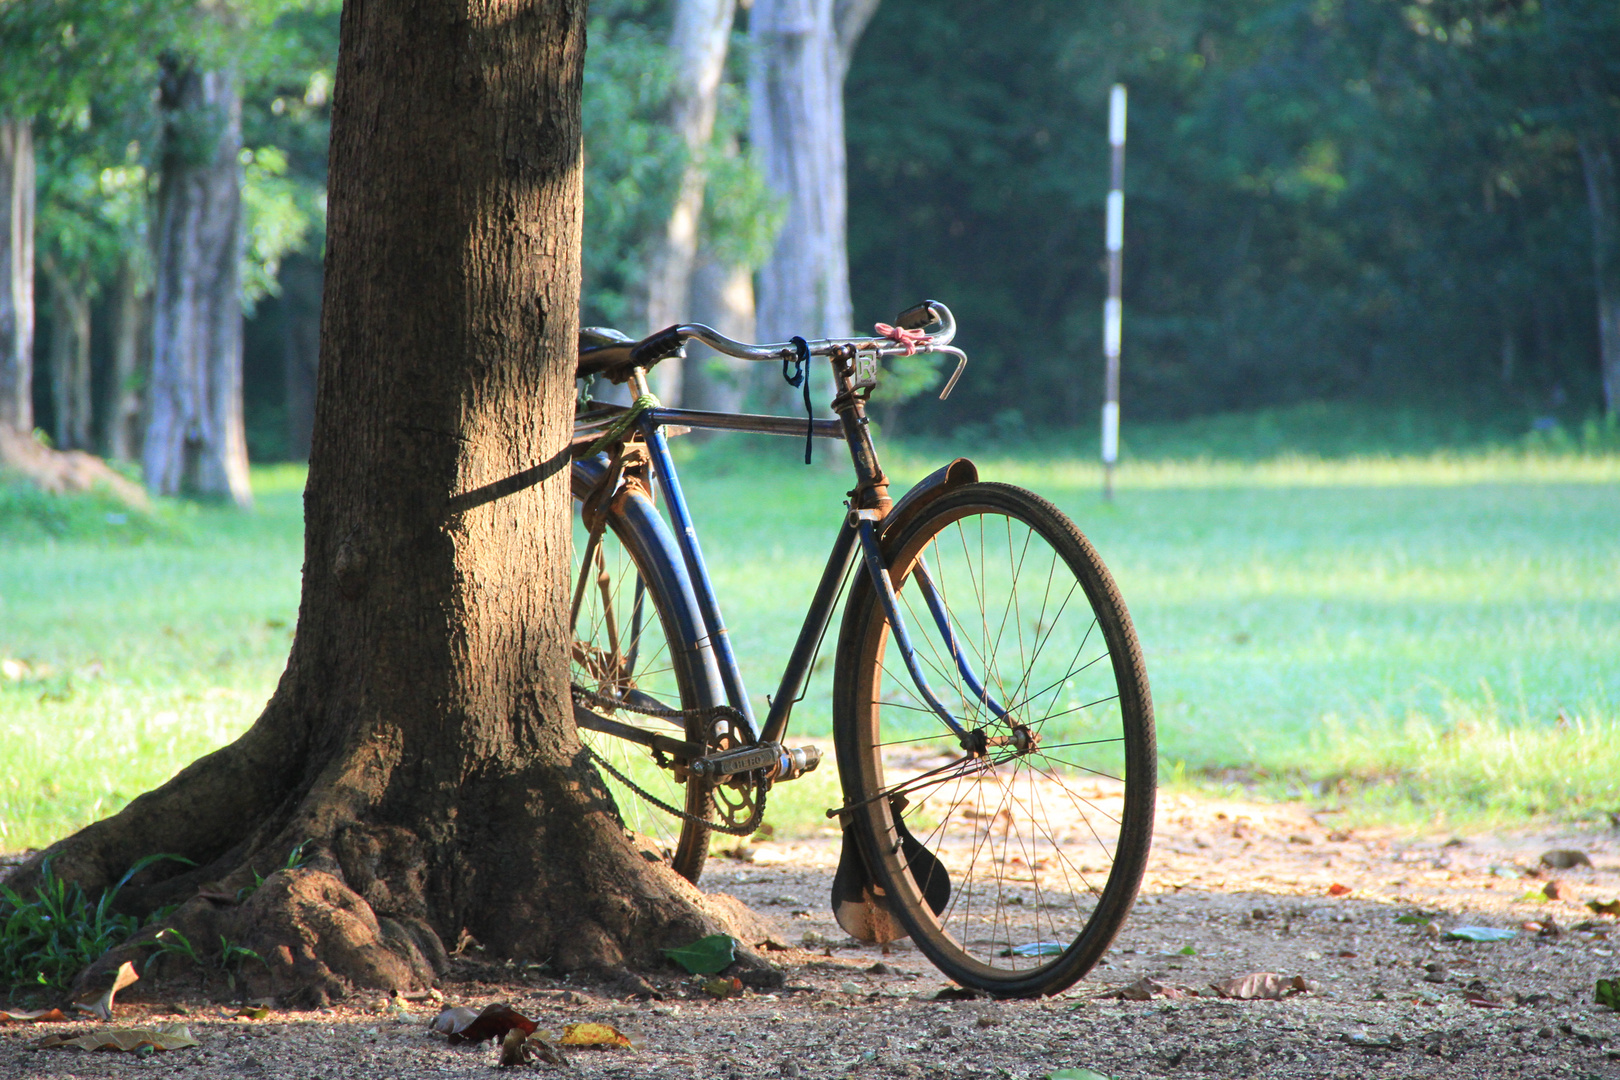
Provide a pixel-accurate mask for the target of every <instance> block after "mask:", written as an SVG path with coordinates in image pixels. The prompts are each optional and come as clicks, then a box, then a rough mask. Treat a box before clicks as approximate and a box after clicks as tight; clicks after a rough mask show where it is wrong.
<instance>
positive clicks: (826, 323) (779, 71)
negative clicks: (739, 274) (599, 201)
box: [749, 0, 877, 406]
mask: <svg viewBox="0 0 1620 1080" xmlns="http://www.w3.org/2000/svg"><path fill="white" fill-rule="evenodd" d="M876 8H877V2H876V0H755V3H754V7H753V10H752V12H751V14H750V16H749V36H750V38H751V39H752V41H753V43H754V67H753V73H752V78H751V79H750V83H749V94H750V98H751V105H752V109H753V116H752V133H753V143H754V147H755V149H756V151H757V152H758V153H759V154H760V157H761V159H762V161H763V164H764V169H765V180H766V182H767V183H768V184H769V185H770V186H771V188H772V190H774V191H776V192H777V193H778V194H779V195H780V196H781V197H782V199H783V200H784V202H785V203H786V206H787V215H786V219H785V220H784V221H783V224H782V231H781V233H780V234H779V236H778V237H777V241H776V249H775V250H774V251H773V252H772V254H771V257H770V259H769V260H768V261H767V262H766V263H765V265H764V266H763V267H761V268H760V272H759V314H758V320H759V333H760V336H761V337H762V338H763V339H764V340H766V341H783V340H786V339H787V338H788V337H790V336H792V335H795V334H798V335H801V336H803V337H808V338H814V337H829V336H842V335H847V334H849V333H850V332H851V330H852V329H853V317H854V316H853V313H852V305H851V303H850V296H849V251H848V245H847V243H846V240H845V227H846V220H845V219H846V194H845V157H844V75H845V73H846V72H847V71H848V70H849V62H850V59H851V58H852V57H853V55H854V52H855V46H856V44H857V43H858V42H859V40H860V36H861V32H862V31H863V30H865V28H866V24H867V22H868V21H869V20H870V19H871V17H872V13H873V12H874V11H875V10H876ZM769 385H771V386H772V387H775V386H776V383H771V384H769ZM777 393H778V394H779V395H781V396H782V398H783V401H784V404H785V405H789V406H791V404H792V402H791V401H788V400H786V399H787V397H788V393H787V392H786V391H781V390H777Z"/></svg>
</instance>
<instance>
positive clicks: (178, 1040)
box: [34, 1024, 202, 1053]
mask: <svg viewBox="0 0 1620 1080" xmlns="http://www.w3.org/2000/svg"><path fill="white" fill-rule="evenodd" d="M34 1045H35V1046H37V1047H39V1049H41V1050H57V1049H61V1048H62V1047H74V1048H76V1049H79V1050H121V1051H123V1052H125V1053H131V1052H134V1051H136V1050H139V1049H140V1048H141V1047H143V1046H150V1047H151V1048H152V1049H153V1050H183V1049H184V1048H186V1047H188V1046H200V1045H202V1044H201V1043H199V1042H198V1041H197V1040H196V1039H193V1038H192V1037H191V1030H190V1029H189V1028H187V1027H186V1025H184V1024H165V1025H164V1026H163V1027H159V1028H99V1029H97V1030H95V1031H92V1032H90V1033H89V1034H87V1035H78V1036H73V1035H47V1036H46V1037H45V1038H43V1039H41V1040H40V1041H39V1042H37V1043H35V1044H34Z"/></svg>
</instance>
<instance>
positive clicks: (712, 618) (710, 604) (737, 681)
mask: <svg viewBox="0 0 1620 1080" xmlns="http://www.w3.org/2000/svg"><path fill="white" fill-rule="evenodd" d="M692 418H693V413H692V412H690V411H688V410H678V409H663V408H655V409H650V410H648V411H647V412H646V413H645V414H643V416H642V417H641V418H640V421H639V423H640V427H641V429H642V432H643V434H644V435H645V437H646V439H647V445H648V449H649V452H650V454H651V456H652V459H653V468H654V470H655V471H656V473H657V475H658V480H659V484H660V486H661V487H663V489H664V494H665V498H666V499H667V501H668V503H669V508H670V516H671V517H672V518H673V519H674V524H675V526H676V528H675V529H674V533H675V542H676V545H677V547H678V548H679V549H680V552H681V557H682V561H683V562H684V563H685V564H686V571H687V574H688V577H689V580H690V583H691V585H692V591H693V594H694V597H695V599H696V601H697V605H698V611H699V613H700V615H701V616H702V618H703V621H704V624H705V628H706V630H707V633H708V636H709V640H710V643H711V646H712V648H713V649H714V656H715V660H716V663H717V665H718V666H719V669H720V679H721V685H722V687H723V688H724V690H725V693H726V696H727V698H728V700H729V702H730V704H731V705H732V706H733V707H734V708H736V709H737V710H738V711H739V712H741V713H742V714H743V715H744V716H745V717H746V718H747V720H748V723H749V725H750V728H754V729H755V730H751V731H750V734H751V735H754V736H755V737H756V738H757V739H758V740H759V741H760V742H763V743H776V742H781V741H782V740H783V739H784V738H785V737H786V734H787V727H788V722H789V719H790V716H791V714H792V710H793V706H794V704H796V703H797V701H798V700H799V698H800V695H801V693H802V691H803V689H804V684H805V680H806V678H807V677H808V675H809V671H810V666H811V663H812V662H813V660H814V658H815V654H816V652H817V650H818V649H819V647H820V645H821V642H822V639H823V636H824V635H825V633H826V630H827V626H828V624H829V623H830V622H831V619H832V613H833V609H834V608H835V607H836V605H837V603H838V598H839V594H840V593H841V591H842V585H843V581H844V578H845V576H846V575H847V573H848V571H849V568H850V565H851V564H852V563H853V562H854V561H855V558H856V548H857V545H858V546H859V547H860V548H861V554H862V559H861V561H862V563H863V565H864V567H865V569H866V572H867V574H868V575H869V576H870V577H871V579H872V584H873V587H874V588H875V589H876V590H877V593H878V596H879V597H880V600H881V602H882V604H883V608H884V615H885V617H886V619H887V621H888V623H889V626H890V628H891V630H892V632H893V635H894V641H895V644H896V646H897V647H898V648H899V649H900V652H901V656H902V658H903V660H904V663H905V667H906V671H907V673H908V674H909V675H910V676H911V680H912V682H913V684H914V685H915V686H916V688H917V691H918V694H919V695H920V696H921V697H922V699H923V701H924V702H926V703H927V704H928V707H929V709H930V710H931V711H932V712H933V713H934V714H935V715H936V716H938V717H939V719H940V720H941V721H942V722H943V723H944V724H945V725H946V726H947V727H949V728H950V729H951V731H952V732H954V733H955V734H956V735H957V737H958V738H959V739H960V740H962V744H963V746H964V747H965V748H966V747H969V746H970V745H971V744H970V741H969V740H970V733H969V732H968V730H967V729H966V727H964V726H963V724H962V722H961V721H959V720H958V719H957V718H956V717H955V716H953V715H952V714H951V712H950V710H949V709H948V708H947V707H946V706H945V704H944V703H943V702H942V701H940V699H939V697H938V695H937V694H935V692H934V690H933V688H932V687H931V686H930V685H929V683H928V680H927V677H926V676H925V675H924V673H923V671H922V666H921V664H920V663H919V660H918V657H917V653H916V646H915V644H914V643H913V641H912V639H911V634H910V631H909V629H908V627H907V625H906V622H905V619H904V616H903V615H902V614H901V612H900V610H899V605H898V600H897V598H896V596H895V591H894V586H893V583H892V582H891V581H890V579H889V575H888V568H887V565H886V564H885V562H884V559H883V554H882V549H881V546H880V544H879V535H880V533H879V528H878V524H877V519H876V516H875V515H874V512H873V511H871V510H866V511H861V510H852V511H850V512H849V513H848V515H847V516H846V519H845V521H844V522H843V523H842V524H841V525H840V527H839V531H838V534H837V535H836V536H835V538H834V540H833V546H832V550H831V551H830V552H829V553H828V557H827V564H826V566H825V568H824V569H823V570H822V574H821V579H820V581H819V582H818V583H817V586H816V591H815V594H814V596H813V598H812V599H811V602H810V606H809V608H808V610H807V611H806V612H805V618H804V622H803V624H802V625H801V626H800V629H799V635H798V638H797V640H796V641H795V642H794V646H793V651H792V653H791V654H790V655H789V658H788V662H787V665H786V666H785V667H784V669H783V671H782V676H781V680H780V682H779V683H778V685H777V690H776V694H775V695H774V696H773V697H772V698H770V710H769V712H768V714H767V716H766V722H765V726H764V729H763V730H758V729H757V728H756V721H755V716H754V710H753V707H752V703H751V702H750V701H749V697H748V691H747V688H746V686H745V685H744V682H743V677H742V672H741V669H740V668H739V666H738V664H737V657H736V651H735V650H734V649H733V647H732V643H731V637H730V633H729V632H728V630H727V628H726V626H725V621H724V618H723V617H722V615H721V612H720V603H719V598H718V597H717V595H716V594H715V591H714V585H713V582H712V580H711V578H710V576H709V571H708V566H707V564H706V563H705V562H704V559H703V551H702V547H701V545H700V544H699V541H698V537H697V528H696V525H695V524H694V522H693V520H692V515H691V510H690V508H689V507H688V505H687V503H686V497H685V494H684V492H683V491H682V489H681V483H680V478H679V476H678V475H677V473H676V471H675V464H674V461H673V459H672V458H671V457H670V454H669V442H668V439H667V437H666V436H665V434H664V432H663V430H662V428H663V425H664V424H666V423H672V422H685V423H690V421H691V419H692ZM729 419H730V422H729V423H728V424H727V425H726V426H727V428H728V429H729V430H742V431H754V432H759V433H764V434H784V435H785V434H794V435H796V434H798V433H799V432H801V431H803V430H804V428H803V427H800V426H799V424H800V421H797V420H792V421H791V424H792V427H791V428H789V427H788V425H786V424H784V423H783V422H782V421H783V420H784V419H787V418H780V417H765V416H761V417H741V416H737V417H732V418H729ZM851 427H856V425H855V424H850V425H848V426H847V427H846V425H845V424H843V423H841V422H840V421H819V422H817V424H816V425H815V427H814V428H812V432H813V434H815V435H817V436H820V437H823V438H829V437H839V436H844V437H848V436H849V435H850V431H849V428H851ZM861 428H864V425H861V426H860V428H857V430H859V431H860V434H861V435H864V434H865V432H864V430H861ZM853 449H855V450H856V453H857V455H858V454H859V451H860V450H861V449H866V450H867V451H868V452H870V444H869V443H868V444H867V445H866V446H865V447H856V448H853ZM873 461H874V464H875V456H874V458H873ZM877 475H879V476H880V475H881V473H877ZM857 522H858V524H857ZM914 578H915V579H916V582H917V586H918V589H919V591H920V592H921V593H922V595H923V598H924V601H925V603H926V604H927V606H928V609H929V612H930V614H931V615H932V616H933V622H934V623H935V625H936V627H937V629H938V630H939V632H940V634H941V636H942V638H943V640H944V642H945V645H946V648H947V649H948V651H949V652H950V654H951V657H952V659H953V661H954V662H955V665H956V667H957V669H958V671H959V673H960V674H961V675H962V677H963V680H964V682H965V683H966V685H967V687H968V689H969V690H970V692H971V693H972V694H973V695H974V696H975V697H977V698H978V699H979V700H981V701H982V702H984V703H985V705H986V706H987V707H988V708H989V709H990V710H991V712H992V713H994V714H995V715H996V716H998V717H1000V716H1005V715H1006V710H1005V709H1003V708H1002V707H1001V706H1000V705H999V704H998V703H997V702H996V701H995V699H994V698H992V697H991V696H990V695H989V694H988V692H987V691H986V690H985V688H984V686H983V684H982V683H981V682H980V680H979V678H978V676H977V674H976V673H975V672H974V671H973V670H972V668H971V666H970V665H969V663H968V661H967V658H966V656H965V655H964V653H963V651H962V649H961V648H960V646H959V645H958V643H957V639H956V635H955V633H954V631H953V630H952V629H951V626H950V621H949V617H948V615H947V614H946V611H945V608H944V605H943V604H942V603H941V600H940V597H939V595H938V592H937V590H936V589H935V587H934V583H933V581H932V580H931V579H930V577H929V576H928V574H927V571H926V569H921V572H920V573H916V574H914Z"/></svg>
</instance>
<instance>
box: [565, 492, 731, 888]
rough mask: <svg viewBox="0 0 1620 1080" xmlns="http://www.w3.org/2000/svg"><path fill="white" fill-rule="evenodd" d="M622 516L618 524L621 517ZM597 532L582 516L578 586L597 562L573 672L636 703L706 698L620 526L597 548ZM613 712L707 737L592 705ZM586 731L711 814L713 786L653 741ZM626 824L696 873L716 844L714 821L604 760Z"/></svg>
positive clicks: (639, 723) (582, 609) (648, 779)
mask: <svg viewBox="0 0 1620 1080" xmlns="http://www.w3.org/2000/svg"><path fill="white" fill-rule="evenodd" d="M615 524H617V523H616V522H615ZM588 541H589V535H588V533H587V532H586V530H585V528H584V526H583V525H582V524H581V523H580V521H579V519H578V517H577V516H576V518H575V521H574V552H575V556H574V568H573V576H572V578H571V579H570V581H571V585H572V586H573V587H575V589H576V591H577V587H578V584H579V580H580V571H581V565H580V563H581V560H582V559H583V558H584V557H585V556H586V555H587V554H589V555H590V557H591V559H592V564H593V566H592V570H591V573H590V575H589V577H588V579H587V581H586V583H585V588H584V590H583V592H582V593H580V598H579V607H578V610H577V612H576V613H575V614H574V635H573V638H574V644H573V648H572V651H571V655H570V657H569V677H570V680H571V681H572V682H573V683H575V684H577V685H579V686H582V687H584V688H586V689H587V690H590V691H593V692H595V693H597V694H600V695H602V696H604V697H607V698H612V699H616V700H621V701H627V702H628V703H630V704H632V705H643V706H653V707H658V708H667V709H682V708H690V707H693V706H694V705H696V704H698V703H697V702H695V701H692V700H688V699H689V698H690V697H691V696H692V695H691V694H690V693H683V682H684V681H685V676H684V673H683V672H682V670H681V668H680V666H679V664H680V661H679V658H678V657H677V656H676V655H674V653H673V650H672V649H671V647H670V641H669V637H668V634H667V632H666V628H665V626H664V623H663V619H662V617H661V615H660V612H659V610H658V605H657V603H655V599H654V592H653V588H652V587H651V586H650V585H649V583H648V582H647V581H646V580H645V579H644V578H643V576H642V574H641V572H640V571H639V570H638V568H637V565H636V561H635V559H634V558H633V557H632V556H631V553H630V551H629V549H628V548H627V546H626V545H625V543H624V542H623V540H622V539H621V538H620V537H619V535H618V533H617V532H616V531H615V529H614V528H607V529H604V530H603V531H602V535H601V538H600V540H599V542H598V543H597V544H596V545H595V546H594V549H591V546H590V545H589V543H588ZM588 707H590V708H591V709H592V711H594V712H597V713H599V714H601V715H603V716H607V717H608V718H610V719H614V720H618V721H619V722H621V723H626V724H632V725H634V726H636V727H640V728H643V729H648V730H652V731H656V732H658V733H659V734H663V735H668V736H671V737H673V738H678V739H688V740H694V739H695V740H701V739H702V738H703V733H702V732H701V729H700V725H699V724H697V723H695V722H694V723H693V724H691V725H687V724H684V723H683V722H682V721H680V720H663V719H656V718H653V717H648V716H644V715H642V714H640V713H636V712H633V711H631V710H630V709H627V708H626V709H614V708H608V707H600V706H595V705H593V706H588ZM579 737H580V740H581V741H582V742H583V743H585V745H586V746H587V747H589V748H590V750H591V751H592V752H593V753H594V754H596V755H597V756H598V757H599V758H601V759H602V760H603V761H605V762H606V763H607V764H608V765H610V766H611V767H612V768H613V769H616V770H618V771H619V772H620V773H622V774H623V775H624V776H625V777H628V778H629V779H630V780H631V781H632V782H634V783H635V784H636V785H637V786H639V787H641V788H643V789H644V790H646V791H647V792H649V793H650V794H652V795H654V796H656V797H657V798H658V799H660V800H661V801H663V802H665V803H667V804H668V805H670V806H674V807H680V808H682V809H684V810H685V811H686V812H687V813H693V814H698V815H700V816H703V815H705V814H706V811H707V809H708V805H707V796H706V794H705V793H703V792H700V791H699V790H698V789H696V788H695V787H691V786H689V785H688V784H687V783H686V782H685V781H684V779H682V777H681V775H680V774H679V773H678V771H677V769H676V768H672V767H670V766H675V765H678V764H679V763H677V762H674V761H672V760H671V759H669V758H667V757H666V758H665V759H664V762H665V763H664V764H660V762H659V760H658V759H657V757H656V756H655V755H654V754H653V753H652V751H650V750H649V749H647V748H646V747H644V746H641V745H638V744H635V743H632V742H629V741H627V740H624V739H619V738H614V737H612V736H609V735H605V734H602V733H600V732H594V731H589V730H586V729H584V728H581V729H580V730H579ZM598 772H599V773H600V775H601V777H602V781H603V783H604V784H606V785H607V788H608V790H609V792H610V793H611V794H612V797H613V801H614V803H615V805H616V806H617V807H618V809H619V815H620V817H621V819H622V820H623V821H624V824H625V826H626V827H627V828H628V829H630V830H631V831H632V832H634V833H636V834H639V835H641V836H643V837H646V838H647V839H648V840H649V841H651V842H652V844H653V845H654V846H655V847H656V849H657V851H658V853H659V854H660V855H661V856H663V857H664V858H665V859H667V860H669V861H670V862H671V863H672V864H673V865H674V867H675V869H676V870H677V872H679V873H681V874H683V875H685V876H686V877H688V878H690V879H692V880H694V881H695V880H696V878H697V876H698V874H699V872H700V871H701V868H702V863H703V854H704V851H705V850H706V848H707V842H708V833H707V830H705V829H702V828H700V827H697V826H694V825H691V824H689V823H687V822H684V821H683V820H681V819H680V818H678V817H675V816H674V815H671V814H669V813H666V812H665V811H663V810H661V809H659V808H658V807H656V806H654V805H652V804H651V803H649V802H648V801H647V800H645V799H643V798H642V797H641V796H640V795H639V794H637V793H636V792H635V791H633V790H632V789H631V788H630V787H629V786H628V785H626V784H625V783H624V782H623V781H621V780H620V779H619V778H617V777H615V776H613V775H612V774H611V773H610V772H608V771H607V770H606V769H599V770H598Z"/></svg>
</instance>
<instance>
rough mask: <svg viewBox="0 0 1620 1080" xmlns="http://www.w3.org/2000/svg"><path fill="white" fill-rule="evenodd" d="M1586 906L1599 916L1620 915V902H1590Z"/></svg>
mask: <svg viewBox="0 0 1620 1080" xmlns="http://www.w3.org/2000/svg"><path fill="white" fill-rule="evenodd" d="M1586 906H1587V907H1589V908H1591V909H1592V911H1593V912H1594V913H1596V914H1598V915H1620V900H1588V901H1587V902H1586Z"/></svg>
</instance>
